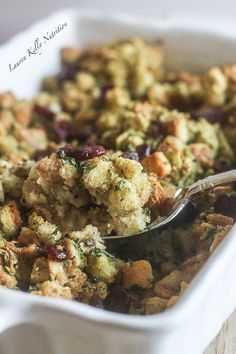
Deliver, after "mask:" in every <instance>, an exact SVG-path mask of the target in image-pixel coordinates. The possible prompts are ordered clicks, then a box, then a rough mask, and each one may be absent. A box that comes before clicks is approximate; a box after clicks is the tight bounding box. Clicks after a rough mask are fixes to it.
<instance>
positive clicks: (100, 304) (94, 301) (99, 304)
mask: <svg viewBox="0 0 236 354" xmlns="http://www.w3.org/2000/svg"><path fill="white" fill-rule="evenodd" d="M89 305H91V306H94V307H96V308H98V309H104V307H105V304H104V301H103V299H102V298H100V296H98V295H95V294H94V295H93V296H92V297H91V298H90V299H89Z"/></svg>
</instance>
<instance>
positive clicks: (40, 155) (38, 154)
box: [32, 147, 55, 161]
mask: <svg viewBox="0 0 236 354" xmlns="http://www.w3.org/2000/svg"><path fill="white" fill-rule="evenodd" d="M53 152H55V149H54V148H51V147H48V148H47V149H45V150H36V151H35V152H34V154H33V156H32V157H33V159H34V160H36V161H39V160H41V159H43V158H44V157H47V156H50V155H51V154H52V153H53Z"/></svg>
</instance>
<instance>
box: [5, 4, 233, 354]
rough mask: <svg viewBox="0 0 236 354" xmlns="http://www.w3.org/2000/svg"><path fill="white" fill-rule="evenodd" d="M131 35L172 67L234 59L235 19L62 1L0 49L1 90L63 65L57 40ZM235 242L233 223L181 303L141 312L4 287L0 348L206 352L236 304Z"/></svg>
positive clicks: (22, 93) (38, 352) (15, 351)
mask: <svg viewBox="0 0 236 354" xmlns="http://www.w3.org/2000/svg"><path fill="white" fill-rule="evenodd" d="M58 28H59V29H58ZM52 31H53V34H52ZM133 35H139V36H142V37H144V38H147V39H151V40H153V39H160V40H163V41H164V43H165V46H166V52H167V59H168V60H167V61H168V65H169V66H170V67H171V68H173V69H179V68H184V69H189V70H193V71H200V70H203V69H206V68H207V67H209V66H211V65H213V64H221V63H228V62H233V61H235V58H236V33H234V25H233V24H232V25H230V23H229V22H227V24H226V22H224V21H223V20H222V21H220V22H216V21H214V20H210V19H208V20H199V19H196V18H192V19H189V18H188V19H183V18H177V19H176V18H175V19H173V18H171V17H168V16H165V18H156V19H155V20H149V19H142V18H136V17H133V16H128V15H124V14H117V13H107V14H105V13H99V12H97V11H82V10H79V9H66V10H63V11H60V12H57V13H55V14H53V15H52V16H50V17H48V18H46V19H45V20H43V21H41V22H39V23H37V24H36V25H34V26H33V27H31V28H30V29H29V30H27V31H25V32H22V33H20V34H18V35H17V36H16V37H14V38H13V39H12V40H11V41H9V42H8V43H6V44H5V45H3V46H2V47H1V48H0V91H2V90H12V91H13V92H14V93H15V94H17V95H18V96H19V97H31V96H32V95H33V94H34V93H35V92H37V90H38V89H39V86H40V81H41V78H42V77H43V76H45V75H46V74H49V73H55V72H57V71H58V70H59V65H60V63H59V56H58V52H59V49H60V48H61V47H63V46H71V45H72V46H73V45H75V46H79V47H84V46H87V45H91V44H95V43H100V42H104V41H107V40H110V39H115V38H121V37H127V36H133ZM49 36H51V38H49ZM44 37H46V38H44ZM47 38H49V39H47ZM40 43H41V46H40ZM28 51H29V52H30V53H29V52H28ZM34 52H35V53H34ZM235 250H236V228H235V227H234V228H233V229H232V230H231V232H230V233H229V235H228V236H227V238H226V239H225V240H224V241H223V242H222V244H221V245H220V246H219V247H218V249H217V250H216V251H215V252H214V254H213V255H212V256H211V257H210V259H209V260H208V261H207V263H206V264H205V266H204V267H203V268H202V270H201V271H200V272H199V273H198V275H197V276H196V278H195V279H194V281H193V282H192V284H191V286H190V287H189V289H188V290H187V291H186V293H185V294H184V295H183V296H182V298H181V300H180V301H179V303H178V304H177V305H176V306H174V307H173V308H172V309H169V310H167V311H166V312H164V313H161V314H157V315H152V316H147V317H135V316H129V315H122V314H116V313H111V312H108V311H103V310H98V309H95V308H92V307H89V306H87V305H83V304H80V303H77V302H76V301H66V300H55V299H49V298H42V297H38V296H33V295H30V294H26V293H23V292H18V291H13V290H8V289H5V288H1V289H0V314H1V315H0V354H32V353H34V354H75V353H76V354H82V353H83V354H202V352H203V351H204V349H205V348H206V346H207V345H208V344H209V342H210V341H211V340H212V339H213V337H214V336H215V335H216V334H217V332H218V331H219V329H220V327H221V326H222V324H223V322H224V321H225V320H226V318H227V317H228V316H229V315H230V313H231V312H232V311H233V310H234V309H235V307H236V282H235V275H234V274H235V272H236V254H235Z"/></svg>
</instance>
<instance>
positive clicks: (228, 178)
mask: <svg viewBox="0 0 236 354" xmlns="http://www.w3.org/2000/svg"><path fill="white" fill-rule="evenodd" d="M234 181H236V170H231V171H228V172H223V173H218V174H217V175H214V176H210V177H206V178H204V179H200V180H199V181H197V182H195V183H193V184H192V185H191V186H188V187H184V188H179V189H177V191H176V192H175V195H174V205H173V208H172V210H171V212H170V214H169V215H167V216H165V217H162V218H158V219H157V220H155V221H153V222H152V223H151V224H150V225H149V226H148V227H147V228H146V229H145V230H142V231H140V232H138V233H137V234H133V235H126V236H124V235H123V236H104V237H103V239H104V240H115V239H122V238H127V237H135V236H138V235H144V234H145V235H149V236H150V235H151V234H154V233H155V231H156V230H157V229H159V228H160V227H162V226H164V225H166V224H168V223H169V222H170V221H172V220H174V218H175V217H176V216H177V215H178V214H179V213H180V212H181V211H182V210H183V209H184V207H185V206H186V205H187V203H188V202H189V200H190V199H191V197H192V196H194V195H195V194H197V193H199V192H204V191H206V190H208V189H211V188H214V187H217V186H219V185H222V184H225V183H230V182H234Z"/></svg>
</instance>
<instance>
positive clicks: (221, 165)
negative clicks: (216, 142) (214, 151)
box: [213, 160, 230, 172]
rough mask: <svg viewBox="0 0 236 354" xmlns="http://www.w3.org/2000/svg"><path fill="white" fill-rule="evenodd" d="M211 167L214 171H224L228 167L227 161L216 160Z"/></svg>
mask: <svg viewBox="0 0 236 354" xmlns="http://www.w3.org/2000/svg"><path fill="white" fill-rule="evenodd" d="M213 168H214V170H215V171H216V172H225V171H228V170H229V169H230V166H229V163H228V161H225V160H216V161H215V162H214V165H213Z"/></svg>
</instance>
